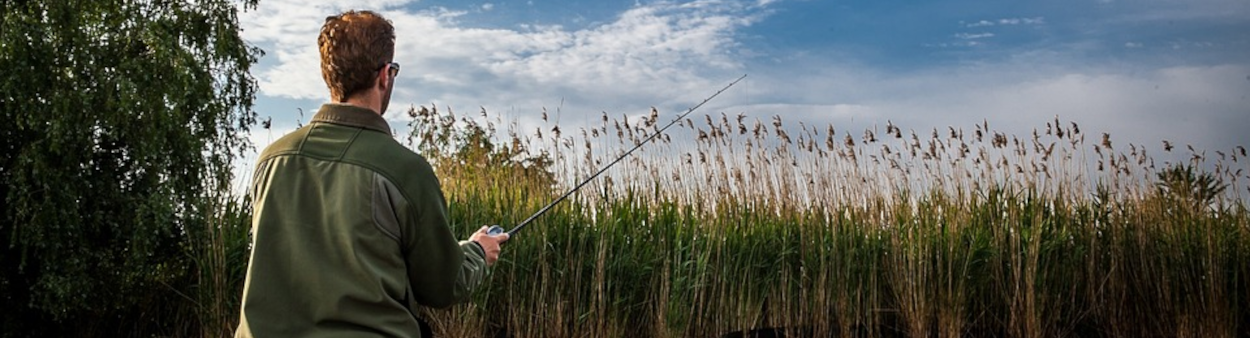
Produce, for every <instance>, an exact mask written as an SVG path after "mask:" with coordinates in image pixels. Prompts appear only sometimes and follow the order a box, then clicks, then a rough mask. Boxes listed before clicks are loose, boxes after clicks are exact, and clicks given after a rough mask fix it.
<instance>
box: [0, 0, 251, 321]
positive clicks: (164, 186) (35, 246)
mask: <svg viewBox="0 0 1250 338" xmlns="http://www.w3.org/2000/svg"><path fill="white" fill-rule="evenodd" d="M255 5H256V0H244V1H243V2H242V3H239V2H238V1H228V0H181V1H168V0H149V1H116V0H114V1H109V0H105V1H74V0H48V1H23V0H16V1H14V0H0V69H3V70H4V72H3V75H0V114H3V115H2V116H3V123H0V244H2V245H0V261H2V262H3V267H4V270H3V273H2V274H0V297H3V300H0V302H2V303H3V304H5V305H3V308H4V309H3V311H4V312H5V313H7V314H8V315H6V316H5V319H4V320H3V322H0V324H3V330H2V331H3V332H5V334H7V335H28V334H29V333H22V332H28V331H25V330H32V329H36V330H37V329H38V327H39V326H47V324H49V323H56V322H71V321H72V322H74V323H77V324H78V327H79V329H81V330H87V329H86V328H83V326H84V325H86V326H87V327H90V326H92V325H112V327H113V328H114V329H115V330H118V332H121V331H125V330H127V328H126V327H122V326H124V325H141V324H139V323H142V322H144V321H145V320H146V321H149V322H150V321H152V320H153V318H154V317H159V316H160V315H162V314H161V311H162V307H163V306H165V305H162V303H161V301H162V300H161V299H160V298H161V297H167V296H171V295H173V294H172V293H171V291H177V290H176V289H178V288H179V286H180V285H182V284H179V283H183V282H182V281H185V280H186V279H187V278H194V277H188V275H191V274H192V273H191V272H189V270H191V269H193V268H192V267H191V266H190V264H192V263H191V262H192V261H193V260H191V259H189V258H188V257H187V255H186V254H185V253H184V249H185V248H186V247H187V246H189V245H190V244H189V243H191V242H193V241H195V240H196V236H202V233H204V232H206V231H205V229H207V226H208V225H210V224H211V219H212V218H213V217H212V213H213V212H215V211H214V210H208V209H212V208H209V207H207V206H209V205H212V203H208V201H206V200H207V199H211V198H214V197H213V196H218V197H220V196H221V195H222V194H221V192H222V191H224V189H228V188H229V186H230V182H231V177H230V176H231V171H230V169H231V161H232V159H233V158H235V157H237V156H238V155H239V154H240V153H241V152H242V151H244V150H245V149H246V148H247V147H249V145H248V143H247V140H246V138H245V137H244V134H245V133H246V132H247V131H248V129H249V127H250V126H251V125H253V124H254V122H255V113H254V112H253V111H251V106H252V100H253V97H254V92H255V89H256V85H255V81H254V80H253V79H252V78H251V76H250V75H249V72H248V71H249V69H250V67H251V65H252V64H254V63H255V62H256V61H257V57H258V56H259V55H260V51H259V50H258V49H256V48H254V47H251V46H249V45H248V44H247V43H245V42H244V41H243V40H242V39H241V38H240V36H239V27H238V20H237V17H236V13H237V11H238V9H239V8H240V7H241V6H242V7H246V6H253V7H254V6H255ZM209 232H211V231H209ZM183 284H186V283H183ZM15 313H16V314H19V315H13V314H15ZM84 318H95V319H97V320H98V321H101V322H110V321H111V322H114V323H113V324H108V323H92V322H84V321H83V319H84ZM126 323H129V324H126ZM43 329H44V330H47V329H48V328H46V327H45V328H43ZM60 330H67V329H65V328H61V329H60ZM67 332H68V331H67ZM45 333H46V331H45ZM95 334H100V335H115V333H109V332H99V331H96V333H95ZM131 334H136V333H133V332H131V333H128V334H127V335H131Z"/></svg>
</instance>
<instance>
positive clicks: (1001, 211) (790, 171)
mask: <svg viewBox="0 0 1250 338" xmlns="http://www.w3.org/2000/svg"><path fill="white" fill-rule="evenodd" d="M410 115H411V116H413V117H414V122H413V126H414V128H413V130H412V137H411V142H412V145H413V147H414V148H417V149H419V150H421V151H422V152H423V153H425V154H426V155H427V156H429V157H430V158H431V159H433V160H434V162H435V165H436V167H437V169H438V171H439V175H440V177H441V178H442V180H443V184H444V190H445V192H446V194H447V197H448V200H449V202H450V204H451V210H452V213H453V219H454V220H455V223H456V224H455V227H456V228H457V229H456V233H468V232H470V231H471V230H473V229H476V228H477V227H479V226H480V224H489V223H493V222H502V223H504V225H509V224H508V223H509V222H517V221H519V220H522V219H524V218H525V217H527V216H528V215H529V214H530V213H532V212H534V211H536V210H538V209H539V208H541V207H542V206H543V205H544V204H545V203H547V202H548V201H550V200H551V199H552V198H553V197H554V196H556V195H558V194H560V193H562V192H563V190H565V189H568V187H570V186H572V185H573V184H574V183H575V182H577V181H579V180H580V179H582V178H585V177H587V176H588V175H590V174H591V173H593V172H594V171H596V170H598V169H599V166H601V165H604V164H606V163H608V162H610V161H611V160H612V159H613V158H615V157H617V156H618V155H619V154H621V153H622V152H623V151H625V150H626V149H628V148H629V147H632V146H633V145H634V144H635V143H636V142H639V141H641V140H642V139H643V138H645V137H646V136H648V135H650V133H654V132H655V131H656V130H657V129H658V128H659V127H660V125H662V124H665V123H667V122H668V121H666V120H663V119H661V118H660V117H659V113H658V112H655V111H652V112H651V114H650V115H649V116H647V115H645V114H644V115H643V116H641V117H635V118H632V119H630V118H624V117H622V118H612V117H608V116H606V115H605V116H603V118H602V123H601V124H600V125H597V126H594V127H587V128H586V129H579V130H575V131H574V130H566V131H563V132H561V131H560V130H559V126H558V125H554V124H552V125H548V126H547V127H545V128H543V129H539V130H536V131H529V132H523V131H519V130H517V129H518V128H517V127H516V124H510V125H508V126H507V127H506V128H505V130H504V131H502V132H497V125H503V123H498V121H497V120H496V122H495V123H485V122H473V121H482V120H484V119H478V118H476V117H475V118H473V119H468V118H460V117H457V116H456V115H455V114H452V113H450V112H446V111H436V110H431V109H428V108H424V107H420V108H414V109H413V110H411V111H410ZM481 115H482V117H484V118H485V120H489V117H488V116H487V114H486V112H484V111H483V112H481ZM544 116H545V113H544ZM699 120H702V121H699ZM680 125H681V128H675V129H671V130H670V131H669V132H668V134H666V135H662V136H660V137H659V138H657V140H658V142H657V143H655V144H651V145H648V146H646V147H644V148H643V150H642V151H640V152H639V153H637V154H636V155H635V156H633V157H631V158H630V159H627V160H626V161H623V162H622V163H621V164H619V165H618V166H619V167H618V168H613V169H611V170H609V171H608V173H607V174H606V175H605V176H606V177H604V178H600V179H598V180H596V181H595V182H593V183H592V184H590V185H588V186H587V187H586V188H584V189H583V190H582V191H581V192H579V193H578V194H576V195H574V197H573V198H571V199H570V200H569V201H566V202H565V203H563V204H561V205H559V206H557V207H556V208H555V209H553V211H552V212H550V213H548V214H547V215H545V216H544V217H542V218H541V219H539V220H538V221H537V222H536V223H534V224H532V225H531V226H529V227H528V228H526V229H525V231H523V232H521V233H519V234H518V235H517V236H516V237H515V238H514V239H513V240H512V241H510V242H509V243H508V244H507V245H506V246H505V248H504V253H503V256H502V259H501V261H500V263H499V264H497V265H496V267H495V268H494V270H493V273H492V275H491V276H490V280H489V282H488V285H487V288H486V289H485V290H483V291H482V292H479V293H478V294H477V295H476V298H475V299H474V301H473V302H472V303H471V304H469V305H466V306H458V307H454V308H452V309H450V310H432V311H428V312H426V313H424V314H423V315H424V316H426V317H427V318H429V319H430V320H431V322H432V323H433V324H434V326H435V330H436V332H441V333H444V334H447V335H449V336H456V337H472V336H499V335H512V336H516V337H639V336H648V337H715V336H721V335H723V334H727V333H732V332H738V331H743V330H748V329H757V328H766V327H780V328H787V331H786V332H787V333H789V334H790V335H789V336H813V337H829V336H841V337H850V336H868V337H930V336H942V337H954V336H962V337H1062V336H1077V337H1238V336H1240V337H1246V336H1250V324H1247V323H1250V309H1248V308H1247V307H1248V306H1250V294H1247V292H1248V291H1250V288H1248V287H1250V215H1248V214H1247V209H1246V205H1247V204H1246V202H1245V200H1244V199H1243V196H1246V195H1245V192H1246V191H1247V185H1246V180H1247V178H1246V177H1245V176H1243V175H1245V174H1246V173H1245V172H1243V170H1244V169H1245V168H1246V167H1247V165H1246V164H1245V161H1246V160H1247V158H1246V154H1245V149H1244V148H1241V147H1237V148H1235V149H1226V150H1220V151H1217V152H1215V154H1213V155H1211V156H1210V157H1209V158H1208V157H1207V156H1206V155H1205V154H1206V153H1204V152H1200V151H1195V150H1193V149H1190V150H1189V152H1188V153H1186V156H1185V157H1188V158H1190V160H1189V161H1183V162H1184V163H1155V160H1154V159H1153V158H1152V157H1151V156H1148V155H1147V154H1146V147H1143V146H1141V145H1128V144H1124V145H1119V144H1113V142H1112V138H1111V136H1110V135H1106V134H1101V133H1096V134H1087V131H1082V130H1080V128H1079V126H1078V125H1077V124H1076V123H1073V122H1064V121H1059V120H1056V121H1054V122H1053V123H1048V124H1047V125H1046V126H1039V128H1038V131H1037V132H1035V133H1034V134H1033V135H1029V136H1027V137H1025V138H1019V137H1017V136H1014V135H1006V134H1004V133H1000V132H997V131H995V130H993V129H992V128H991V127H990V126H989V125H988V123H985V122H982V123H978V124H972V125H969V126H963V127H960V126H954V127H951V128H948V129H946V130H931V131H922V132H920V133H919V134H917V133H916V132H912V131H910V130H904V129H902V128H901V127H898V126H894V125H893V124H889V123H887V125H886V126H885V128H884V130H867V131H864V132H863V133H858V132H856V133H854V134H847V133H846V132H844V131H838V130H835V129H834V128H833V126H827V127H825V126H808V125H798V126H787V125H785V124H784V121H782V120H781V119H780V118H778V117H773V118H771V119H765V120H757V119H756V118H754V117H748V116H746V115H723V114H714V115H701V116H699V117H698V118H692V119H690V120H686V121H682V122H681V123H680ZM1087 137H1088V140H1087ZM433 145H439V146H433ZM1161 145H1162V146H1163V147H1161V148H1164V149H1161V153H1163V154H1173V153H1172V152H1173V151H1175V152H1177V153H1179V152H1180V151H1181V150H1177V149H1172V147H1173V145H1172V144H1170V143H1168V142H1166V141H1161ZM1152 151H1156V152H1159V151H1160V150H1152ZM1216 155H1218V157H1216ZM1173 157H1179V156H1173ZM1239 177H1241V178H1242V179H1241V180H1238V178H1239ZM509 226H510V225H509ZM482 328H487V329H486V330H485V331H483V330H482Z"/></svg>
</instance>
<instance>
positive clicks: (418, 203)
mask: <svg viewBox="0 0 1250 338" xmlns="http://www.w3.org/2000/svg"><path fill="white" fill-rule="evenodd" d="M422 162H424V161H422ZM422 164H423V165H420V166H418V170H416V172H417V175H420V176H421V177H420V179H419V182H420V183H421V184H419V185H418V187H416V189H417V191H414V192H413V194H414V196H413V197H414V198H413V199H412V200H410V201H409V204H410V205H411V206H412V207H413V208H414V209H415V210H413V211H415V212H413V213H411V214H410V215H412V216H413V218H415V224H411V225H410V226H408V227H406V229H405V230H407V231H405V232H406V233H405V236H404V237H405V238H404V241H403V242H402V243H403V245H404V246H405V248H404V254H405V256H406V257H405V260H406V261H407V263H408V280H409V281H410V283H411V284H412V292H413V296H414V297H413V300H415V301H416V302H417V303H419V304H421V305H425V306H430V307H436V308H444V307H448V306H451V305H453V304H456V303H460V302H464V301H466V300H468V299H469V296H470V295H471V294H472V293H473V290H474V289H476V288H477V287H478V285H480V284H481V283H482V278H483V276H484V275H485V274H486V258H485V257H486V254H485V252H484V251H483V250H482V247H481V246H480V245H478V244H477V243H475V242H470V241H457V240H456V238H455V236H454V235H453V234H452V233H451V228H450V226H449V222H448V212H447V202H446V199H445V198H444V196H443V192H442V188H441V187H440V186H439V183H438V179H437V178H436V177H435V176H434V171H433V170H432V169H431V168H430V166H429V164H428V163H422Z"/></svg>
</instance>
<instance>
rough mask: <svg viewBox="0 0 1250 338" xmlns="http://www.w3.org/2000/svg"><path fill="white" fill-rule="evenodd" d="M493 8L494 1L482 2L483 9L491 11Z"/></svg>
mask: <svg viewBox="0 0 1250 338" xmlns="http://www.w3.org/2000/svg"><path fill="white" fill-rule="evenodd" d="M492 9H495V4H492V3H489V2H487V3H484V4H482V10H483V11H488V12H489V11H490V10H492Z"/></svg>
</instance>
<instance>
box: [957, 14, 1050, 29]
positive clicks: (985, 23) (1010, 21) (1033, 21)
mask: <svg viewBox="0 0 1250 338" xmlns="http://www.w3.org/2000/svg"><path fill="white" fill-rule="evenodd" d="M1045 23H1046V19H1045V18H1043V17H1032V18H1002V19H998V20H979V21H977V22H972V23H963V24H964V27H968V28H976V27H989V26H997V25H1003V26H1014V25H1042V24H1045Z"/></svg>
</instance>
